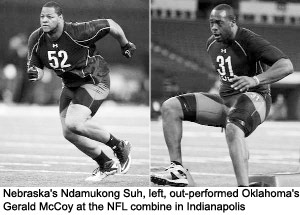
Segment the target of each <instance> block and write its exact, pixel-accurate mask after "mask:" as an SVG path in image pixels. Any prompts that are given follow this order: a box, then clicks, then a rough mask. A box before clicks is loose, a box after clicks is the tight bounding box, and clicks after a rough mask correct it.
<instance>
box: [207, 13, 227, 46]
mask: <svg viewBox="0 0 300 215" xmlns="http://www.w3.org/2000/svg"><path fill="white" fill-rule="evenodd" d="M209 23H210V30H211V32H212V34H213V35H214V38H215V39H216V40H217V41H218V42H224V41H227V40H229V39H230V38H231V37H232V34H233V32H232V29H231V25H232V21H231V20H229V19H228V17H227V13H226V11H225V10H213V11H212V12H211V14H210V17H209Z"/></svg>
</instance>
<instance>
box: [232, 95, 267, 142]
mask: <svg viewBox="0 0 300 215" xmlns="http://www.w3.org/2000/svg"><path fill="white" fill-rule="evenodd" d="M270 104H271V98H270V96H268V95H261V94H259V93H256V92H246V93H243V94H242V95H241V96H240V97H238V98H237V101H236V103H235V104H234V105H233V107H232V108H231V110H230V112H229V114H228V121H229V122H232V123H234V124H236V125H237V126H239V127H240V128H241V129H242V130H243V131H244V133H245V136H246V137H247V136H249V135H250V134H251V133H252V132H253V131H254V130H255V129H256V128H257V127H258V126H259V125H260V124H261V123H262V122H263V121H264V120H265V119H266V118H267V115H268V113H269V110H270Z"/></svg>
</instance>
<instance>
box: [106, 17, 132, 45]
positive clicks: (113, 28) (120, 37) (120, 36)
mask: <svg viewBox="0 0 300 215" xmlns="http://www.w3.org/2000/svg"><path fill="white" fill-rule="evenodd" d="M107 21H108V23H109V26H110V32H109V34H110V35H111V36H112V37H113V38H115V39H116V40H117V41H118V42H119V44H120V46H121V47H123V46H125V45H126V44H127V43H128V40H127V38H126V36H125V33H124V31H123V29H122V28H121V27H120V25H118V24H117V23H116V22H115V21H113V20H112V19H108V20H107Z"/></svg>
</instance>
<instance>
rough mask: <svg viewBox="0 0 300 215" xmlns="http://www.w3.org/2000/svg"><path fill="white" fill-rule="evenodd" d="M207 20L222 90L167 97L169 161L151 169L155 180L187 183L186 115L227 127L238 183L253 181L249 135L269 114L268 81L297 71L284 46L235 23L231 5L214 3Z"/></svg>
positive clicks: (164, 112) (164, 110) (165, 128)
mask: <svg viewBox="0 0 300 215" xmlns="http://www.w3.org/2000/svg"><path fill="white" fill-rule="evenodd" d="M209 23H210V30H211V33H212V36H211V37H210V38H209V39H208V41H207V52H208V54H209V55H210V57H211V59H212V62H213V64H214V66H215V70H216V72H217V73H218V74H219V76H220V79H221V87H220V90H219V94H209V93H189V94H184V95H180V96H176V97H173V98H170V99H168V100H167V101H165V102H164V103H163V106H162V120H163V131H164V137H165V141H166V144H167V147H168V151H169V155H170V160H171V165H170V166H169V167H168V168H167V169H166V170H165V171H163V172H159V173H153V174H152V175H151V181H152V182H153V183H155V184H163V185H164V184H167V185H171V186H186V185H188V184H189V182H188V171H187V170H186V169H185V168H184V167H183V165H182V156H181V138H182V121H184V120H187V121H191V122H196V123H199V124H202V125H208V126H219V127H223V128H225V135H226V141H227V144H228V148H229V153H230V157H231V160H232V164H233V168H234V172H235V176H236V180H237V185H238V186H249V180H248V159H249V152H248V149H247V145H246V142H245V138H246V137H248V136H249V135H250V134H251V133H252V132H253V131H254V130H255V129H256V128H257V126H259V125H260V124H261V123H262V122H264V120H265V119H266V118H267V116H268V113H269V111H270V106H271V96H270V87H269V84H271V83H273V82H276V81H278V80H280V79H282V78H284V77H285V76H287V75H289V74H291V73H292V72H293V65H292V63H291V61H290V60H289V58H288V57H287V56H286V55H285V54H284V53H283V52H282V51H280V50H279V49H278V48H276V47H274V46H273V45H271V44H270V43H269V42H268V41H267V40H265V39H264V38H262V37H261V36H259V35H257V34H255V33H254V32H252V31H250V30H248V29H245V28H242V27H239V26H238V25H237V23H236V16H235V14H234V10H233V8H232V7H231V6H229V5H226V4H220V5H218V6H216V7H215V8H214V9H213V10H212V11H211V14H210V17H209ZM265 65H267V66H269V68H268V69H266V68H265Z"/></svg>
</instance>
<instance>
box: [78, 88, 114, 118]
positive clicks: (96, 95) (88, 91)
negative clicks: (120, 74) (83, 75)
mask: <svg viewBox="0 0 300 215" xmlns="http://www.w3.org/2000/svg"><path fill="white" fill-rule="evenodd" d="M108 94H109V87H108V86H107V85H106V84H103V83H99V84H98V85H94V84H84V85H82V86H81V87H79V88H78V89H77V90H76V93H75V95H74V98H73V100H72V103H73V104H76V105H83V106H85V107H87V108H89V109H90V110H91V116H94V115H95V114H96V112H97V111H98V109H99V107H100V106H101V104H102V103H103V101H104V100H105V99H106V98H107V96H108Z"/></svg>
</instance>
